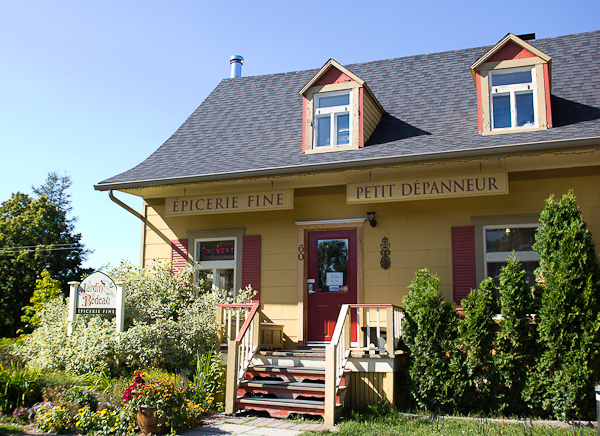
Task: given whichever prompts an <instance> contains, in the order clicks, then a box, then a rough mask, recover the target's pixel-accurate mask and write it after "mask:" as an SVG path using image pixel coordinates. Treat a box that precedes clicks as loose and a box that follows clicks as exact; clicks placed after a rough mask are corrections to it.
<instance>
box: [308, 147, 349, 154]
mask: <svg viewBox="0 0 600 436" xmlns="http://www.w3.org/2000/svg"><path fill="white" fill-rule="evenodd" d="M358 148H359V147H358V146H357V145H330V146H328V147H318V148H311V149H310V150H306V151H305V152H304V154H316V153H331V152H336V151H345V150H358Z"/></svg>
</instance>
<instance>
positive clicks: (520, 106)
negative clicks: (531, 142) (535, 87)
mask: <svg viewBox="0 0 600 436" xmlns="http://www.w3.org/2000/svg"><path fill="white" fill-rule="evenodd" d="M515 100H516V103H517V126H532V127H533V125H534V123H533V92H524V93H517V94H516V95H515Z"/></svg>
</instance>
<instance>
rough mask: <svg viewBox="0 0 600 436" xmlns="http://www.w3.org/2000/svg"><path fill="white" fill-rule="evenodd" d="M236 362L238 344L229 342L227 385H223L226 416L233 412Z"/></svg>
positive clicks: (235, 394) (235, 396) (236, 377)
mask: <svg viewBox="0 0 600 436" xmlns="http://www.w3.org/2000/svg"><path fill="white" fill-rule="evenodd" d="M238 360H239V350H238V342H237V341H235V340H231V341H229V346H228V347H227V383H226V385H225V413H227V414H233V413H234V412H235V400H236V398H237V388H238V384H237V379H238V374H237V371H238Z"/></svg>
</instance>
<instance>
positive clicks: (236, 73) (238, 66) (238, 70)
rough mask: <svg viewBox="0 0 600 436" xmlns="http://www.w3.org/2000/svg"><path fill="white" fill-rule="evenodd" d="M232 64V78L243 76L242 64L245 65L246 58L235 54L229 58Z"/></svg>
mask: <svg viewBox="0 0 600 436" xmlns="http://www.w3.org/2000/svg"><path fill="white" fill-rule="evenodd" d="M229 63H230V64H231V78H232V79H234V78H236V77H242V65H244V58H243V57H241V56H240V55H233V56H231V58H230V59H229Z"/></svg>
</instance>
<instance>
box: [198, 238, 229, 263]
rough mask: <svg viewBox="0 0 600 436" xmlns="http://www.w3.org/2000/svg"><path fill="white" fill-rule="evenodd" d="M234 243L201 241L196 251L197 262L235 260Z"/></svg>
mask: <svg viewBox="0 0 600 436" xmlns="http://www.w3.org/2000/svg"><path fill="white" fill-rule="evenodd" d="M234 251H235V241H233V240H231V239H230V240H228V241H201V242H198V246H197V249H196V256H197V259H196V261H197V262H206V261H211V260H235V252H234Z"/></svg>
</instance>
